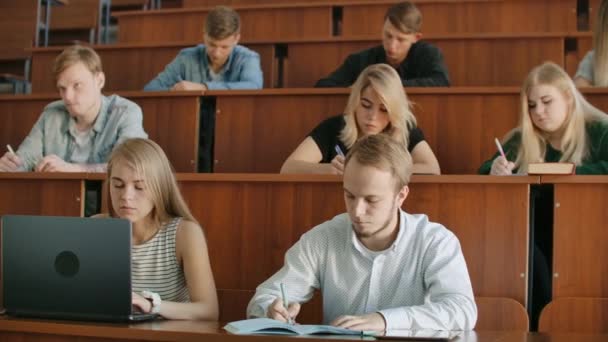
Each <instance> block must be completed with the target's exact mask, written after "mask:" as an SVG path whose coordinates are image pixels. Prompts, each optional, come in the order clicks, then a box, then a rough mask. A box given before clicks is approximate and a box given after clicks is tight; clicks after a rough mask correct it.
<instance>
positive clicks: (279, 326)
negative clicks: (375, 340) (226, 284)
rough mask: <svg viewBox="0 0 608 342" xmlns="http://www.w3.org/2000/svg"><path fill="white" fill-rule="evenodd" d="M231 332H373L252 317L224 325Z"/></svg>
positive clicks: (287, 333)
mask: <svg viewBox="0 0 608 342" xmlns="http://www.w3.org/2000/svg"><path fill="white" fill-rule="evenodd" d="M224 329H226V331H228V332H229V333H232V334H238V335H247V334H268V335H373V332H368V331H358V330H348V329H342V328H336V327H332V326H330V325H307V324H287V323H283V322H279V321H277V320H274V319H270V318H254V319H245V320H242V321H236V322H230V323H228V324H226V326H225V327H224Z"/></svg>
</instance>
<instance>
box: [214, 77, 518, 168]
mask: <svg viewBox="0 0 608 342" xmlns="http://www.w3.org/2000/svg"><path fill="white" fill-rule="evenodd" d="M406 92H407V94H408V96H409V98H410V100H412V101H413V102H414V103H415V106H414V114H415V115H416V118H417V120H418V125H419V126H420V127H421V129H422V131H423V132H424V134H425V138H426V140H427V142H428V143H429V144H430V146H431V148H432V149H433V151H434V152H435V155H436V156H437V158H438V159H439V165H441V170H442V172H443V173H449V174H473V173H477V169H478V168H479V166H480V165H481V163H482V162H483V161H485V160H487V159H489V158H490V157H491V156H492V155H493V154H494V153H495V152H496V145H494V137H499V138H501V137H503V136H504V135H505V134H506V133H507V132H508V131H510V130H511V129H513V128H514V127H516V126H517V122H518V120H519V116H518V101H519V90H518V89H516V88H494V89H485V88H406ZM207 94H208V95H209V96H215V97H216V111H217V114H216V126H215V152H214V159H215V160H216V162H215V166H214V171H215V172H270V173H274V172H279V170H280V168H281V165H282V164H283V162H284V161H285V159H287V157H288V156H289V154H290V153H291V152H292V151H293V150H294V149H295V148H296V146H298V144H299V143H300V142H301V141H302V140H304V138H305V137H306V136H307V135H308V134H309V133H310V131H311V130H312V129H313V128H314V127H315V126H316V125H318V124H319V123H320V122H321V121H322V120H323V119H325V118H327V117H330V116H333V115H337V114H339V113H342V112H343V111H344V107H345V106H346V101H347V99H348V94H349V90H348V89H276V90H262V91H232V92H208V93H207Z"/></svg>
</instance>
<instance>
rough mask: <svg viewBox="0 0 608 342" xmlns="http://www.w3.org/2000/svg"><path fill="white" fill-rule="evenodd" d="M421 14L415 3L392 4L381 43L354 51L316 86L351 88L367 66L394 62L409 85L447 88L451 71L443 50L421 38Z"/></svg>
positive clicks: (386, 17) (385, 17)
mask: <svg viewBox="0 0 608 342" xmlns="http://www.w3.org/2000/svg"><path fill="white" fill-rule="evenodd" d="M421 23H422V15H421V14H420V11H419V10H418V8H416V6H414V4H412V3H410V2H407V1H406V2H401V3H397V4H395V5H393V6H391V7H390V8H389V9H388V10H387V12H386V15H385V16H384V28H383V29H382V45H381V46H376V47H373V48H371V49H367V50H363V51H361V52H357V53H354V54H352V55H350V56H348V57H347V58H346V60H345V61H344V63H343V64H342V65H341V66H340V67H339V68H338V69H337V70H336V71H334V72H333V73H331V74H330V75H329V76H327V77H326V78H322V79H320V80H319V81H317V84H316V85H315V87H348V86H350V85H352V84H353V83H354V82H355V80H356V79H357V77H358V76H359V73H361V71H363V69H365V68H366V67H367V66H369V65H372V64H377V63H387V64H390V65H392V66H393V67H394V68H395V70H397V72H398V73H399V76H401V80H402V82H403V85H404V86H406V87H447V86H449V85H450V80H449V77H448V70H447V68H446V66H445V64H444V62H443V55H442V54H441V51H440V50H439V49H438V48H437V47H435V46H433V45H431V44H429V43H426V42H422V41H420V38H421V36H422V34H421V33H420V26H421Z"/></svg>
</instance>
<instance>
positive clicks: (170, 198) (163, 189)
mask: <svg viewBox="0 0 608 342" xmlns="http://www.w3.org/2000/svg"><path fill="white" fill-rule="evenodd" d="M119 163H127V164H128V165H129V166H130V167H131V168H133V170H135V172H137V174H138V175H141V176H142V177H143V178H144V182H145V185H146V192H147V193H148V195H149V196H150V198H151V200H152V203H153V204H154V209H153V210H152V213H151V214H152V219H153V221H154V222H155V224H157V227H160V226H161V225H162V223H164V222H167V221H169V220H170V219H171V218H174V217H182V218H184V219H186V220H190V221H192V222H195V223H196V222H197V221H196V219H195V218H194V216H192V214H191V213H190V209H188V205H187V204H186V201H184V198H183V197H182V194H181V192H180V190H179V187H178V185H177V181H176V179H175V175H174V173H173V170H172V168H171V164H170V163H169V160H168V159H167V156H166V155H165V152H163V150H162V148H160V146H158V144H156V143H155V142H154V141H152V140H150V139H142V138H133V139H128V140H125V142H123V143H122V144H120V145H119V146H118V147H116V148H115V149H114V151H113V152H112V154H111V155H110V160H109V162H108V179H111V177H112V169H113V167H114V165H116V164H119ZM108 198H110V196H108ZM110 201H111V198H110ZM109 208H110V215H111V216H117V215H116V213H115V212H114V209H113V207H112V203H110V205H109Z"/></svg>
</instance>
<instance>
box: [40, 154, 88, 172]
mask: <svg viewBox="0 0 608 342" xmlns="http://www.w3.org/2000/svg"><path fill="white" fill-rule="evenodd" d="M35 170H36V172H83V170H81V168H80V166H79V165H77V164H71V163H68V162H66V161H64V160H63V159H61V158H59V157H57V156H56V155H54V154H50V155H48V156H46V157H44V158H42V160H41V161H40V162H39V163H38V165H36V168H35Z"/></svg>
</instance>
